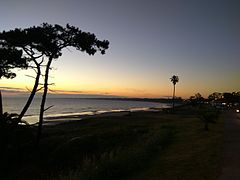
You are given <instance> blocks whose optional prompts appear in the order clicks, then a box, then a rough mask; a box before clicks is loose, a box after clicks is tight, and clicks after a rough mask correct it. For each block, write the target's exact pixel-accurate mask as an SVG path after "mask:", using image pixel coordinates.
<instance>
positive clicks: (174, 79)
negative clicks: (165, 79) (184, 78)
mask: <svg viewBox="0 0 240 180" xmlns="http://www.w3.org/2000/svg"><path fill="white" fill-rule="evenodd" d="M170 80H171V82H172V83H173V98H172V100H173V104H172V105H173V109H174V105H175V86H176V84H177V83H178V82H179V78H178V76H176V75H173V76H172V77H171V78H170Z"/></svg>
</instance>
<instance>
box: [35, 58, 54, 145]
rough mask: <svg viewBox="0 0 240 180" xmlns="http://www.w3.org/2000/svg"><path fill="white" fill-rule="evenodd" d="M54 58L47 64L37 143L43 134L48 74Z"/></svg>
mask: <svg viewBox="0 0 240 180" xmlns="http://www.w3.org/2000/svg"><path fill="white" fill-rule="evenodd" d="M52 60H53V58H52V57H49V59H48V63H47V66H46V71H45V78H44V89H43V95H42V101H41V106H40V114H39V124H38V133H37V145H38V144H39V142H40V138H41V134H42V125H43V115H44V111H45V102H46V97H47V92H48V75H49V70H50V66H51V63H52Z"/></svg>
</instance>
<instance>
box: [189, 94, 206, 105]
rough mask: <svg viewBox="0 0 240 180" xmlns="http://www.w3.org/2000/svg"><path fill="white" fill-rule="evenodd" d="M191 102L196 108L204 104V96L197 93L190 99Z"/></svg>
mask: <svg viewBox="0 0 240 180" xmlns="http://www.w3.org/2000/svg"><path fill="white" fill-rule="evenodd" d="M189 101H190V103H191V105H193V106H195V105H200V104H202V103H203V102H204V98H203V97H202V95H201V94H200V93H197V94H195V95H194V96H191V97H190V98H189Z"/></svg>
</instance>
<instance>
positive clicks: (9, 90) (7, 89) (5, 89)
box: [0, 86, 26, 93]
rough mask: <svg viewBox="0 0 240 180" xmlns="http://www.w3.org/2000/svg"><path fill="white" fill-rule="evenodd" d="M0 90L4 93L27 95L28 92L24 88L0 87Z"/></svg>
mask: <svg viewBox="0 0 240 180" xmlns="http://www.w3.org/2000/svg"><path fill="white" fill-rule="evenodd" d="M0 90H1V92H3V93H26V90H25V89H23V88H16V87H8V86H0Z"/></svg>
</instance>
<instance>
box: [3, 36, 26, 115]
mask: <svg viewBox="0 0 240 180" xmlns="http://www.w3.org/2000/svg"><path fill="white" fill-rule="evenodd" d="M27 67H28V62H27V59H26V58H25V57H23V52H22V51H21V50H18V49H16V48H14V47H6V46H5V45H4V43H3V41H1V39H0V79H1V78H3V77H5V78H8V79H9V78H10V79H12V78H14V77H16V74H15V73H14V72H12V71H11V70H12V69H15V68H21V69H26V68H27ZM0 115H3V107H2V94H1V91H0Z"/></svg>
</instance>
